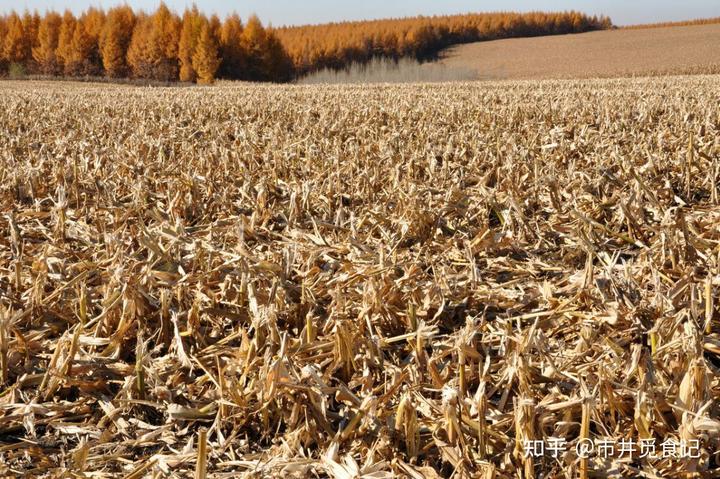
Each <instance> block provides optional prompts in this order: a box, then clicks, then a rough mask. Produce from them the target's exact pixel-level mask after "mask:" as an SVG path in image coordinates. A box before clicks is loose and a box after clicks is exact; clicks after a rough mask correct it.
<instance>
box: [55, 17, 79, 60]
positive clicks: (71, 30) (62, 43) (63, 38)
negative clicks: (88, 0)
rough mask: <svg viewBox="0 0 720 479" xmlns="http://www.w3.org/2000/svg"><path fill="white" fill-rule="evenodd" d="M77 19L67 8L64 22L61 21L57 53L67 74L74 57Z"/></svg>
mask: <svg viewBox="0 0 720 479" xmlns="http://www.w3.org/2000/svg"><path fill="white" fill-rule="evenodd" d="M76 25H77V19H76V18H75V15H73V14H72V12H71V11H70V10H65V13H64V14H63V18H62V22H61V23H60V34H59V35H58V46H57V50H55V55H56V58H57V60H58V62H59V63H60V64H62V67H63V71H64V72H65V74H69V72H70V68H71V67H70V66H69V65H70V62H71V57H72V41H73V35H74V34H75V26H76Z"/></svg>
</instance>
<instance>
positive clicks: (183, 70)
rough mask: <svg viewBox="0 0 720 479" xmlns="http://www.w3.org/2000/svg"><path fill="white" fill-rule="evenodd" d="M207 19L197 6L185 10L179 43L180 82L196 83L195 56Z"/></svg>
mask: <svg viewBox="0 0 720 479" xmlns="http://www.w3.org/2000/svg"><path fill="white" fill-rule="evenodd" d="M204 20H205V18H204V17H203V16H202V15H201V14H200V12H199V11H198V9H197V6H196V5H193V7H192V9H191V10H187V9H186V10H185V13H184V14H183V18H182V27H181V30H180V40H179V43H178V60H179V61H180V81H185V82H192V81H195V78H196V73H195V69H194V68H193V55H194V53H195V48H196V46H197V43H198V39H199V38H200V32H201V30H202V26H203V22H204Z"/></svg>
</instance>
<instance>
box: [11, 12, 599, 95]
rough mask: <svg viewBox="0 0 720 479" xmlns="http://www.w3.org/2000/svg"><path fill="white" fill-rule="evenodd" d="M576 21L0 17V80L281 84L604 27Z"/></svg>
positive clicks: (555, 16)
mask: <svg viewBox="0 0 720 479" xmlns="http://www.w3.org/2000/svg"><path fill="white" fill-rule="evenodd" d="M611 26H612V23H611V22H610V20H609V19H608V18H607V17H596V16H593V17H590V16H588V15H585V14H582V13H579V12H562V13H540V12H532V13H485V14H469V15H448V16H434V17H422V16H421V17H414V18H402V19H389V20H376V21H361V22H342V23H331V24H325V25H309V26H298V27H284V28H279V29H273V28H266V27H264V26H263V25H262V23H261V22H260V20H259V19H258V18H257V16H254V15H253V16H251V17H250V18H248V19H247V22H245V23H243V22H242V21H241V19H240V18H239V17H238V15H236V14H232V15H229V16H227V17H225V18H224V19H223V20H221V19H220V18H219V17H218V16H217V15H212V16H209V17H208V16H206V15H205V14H203V13H202V12H200V11H199V10H198V9H197V7H196V6H193V7H192V8H189V9H186V10H185V11H184V12H183V14H182V15H178V14H177V13H175V12H173V11H171V10H170V9H169V8H168V7H167V6H166V5H165V4H164V3H161V4H160V5H159V6H158V8H157V9H156V10H155V11H154V12H152V13H145V12H143V11H140V12H135V11H133V9H132V8H131V7H129V6H127V5H124V6H118V7H115V8H111V9H110V10H108V11H104V10H102V9H98V8H90V9H88V10H86V11H84V12H83V13H82V14H81V15H79V16H77V17H76V16H75V15H74V14H73V13H72V12H70V11H65V12H64V13H63V14H60V13H57V12H55V11H47V12H46V13H45V14H44V15H43V16H41V15H40V14H39V13H37V12H33V13H31V12H28V11H26V12H24V13H23V14H22V15H21V14H18V13H16V12H14V11H13V12H11V13H9V14H7V15H4V16H0V72H13V71H18V70H19V71H21V72H22V73H26V74H42V75H57V76H68V77H81V76H101V75H102V76H107V77H109V78H144V79H152V80H161V81H176V80H180V81H183V82H197V83H212V82H213V81H214V80H215V79H216V78H226V79H233V80H249V81H276V82H282V81H288V80H291V79H293V78H294V77H297V76H300V75H303V74H306V73H308V72H312V71H316V70H319V69H323V68H333V69H341V68H346V67H347V66H348V65H351V64H356V63H364V62H367V61H369V60H371V59H373V58H377V57H386V58H393V59H399V58H403V57H415V58H417V59H420V60H423V59H428V58H431V57H432V56H434V55H436V54H437V53H438V52H439V51H440V50H441V49H443V48H445V47H447V46H449V45H452V44H456V43H467V42H475V41H483V40H492V39H498V38H508V37H525V36H536V35H553V34H563V33H577V32H585V31H589V30H598V29H605V28H610V27H611Z"/></svg>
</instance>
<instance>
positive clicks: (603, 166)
mask: <svg viewBox="0 0 720 479" xmlns="http://www.w3.org/2000/svg"><path fill="white" fill-rule="evenodd" d="M719 104H720V77H717V76H695V77H666V78H649V79H615V80H574V81H568V80H563V81H529V82H498V83H453V84H415V85H399V86H397V85H375V86H352V85H342V86H262V85H251V86H233V85H222V86H218V87H215V88H202V87H197V88H134V87H130V86H108V85H102V86H101V85H93V84H84V85H80V84H60V83H27V82H26V83H13V82H3V83H1V84H0V211H1V212H2V216H1V217H0V374H1V377H0V382H2V385H1V386H2V387H1V388H0V468H1V470H2V471H1V472H2V474H4V475H6V476H8V477H20V476H23V475H24V476H26V477H99V478H103V477H106V478H116V477H126V478H141V477H153V478H176V477H177V478H181V477H195V478H204V477H216V478H226V477H227V478H230V477H284V478H290V477H297V478H305V477H322V478H324V477H330V478H337V479H351V478H375V479H379V478H391V477H407V478H412V479H419V478H437V477H453V478H483V479H490V478H516V477H522V478H550V477H553V478H556V477H557V478H591V477H646V478H673V477H717V476H718V475H719V474H720V457H719V455H718V454H719V453H718V446H720V404H718V401H717V399H718V397H719V395H720V384H719V383H718V374H720V313H719V310H718V303H719V302H720V301H719V300H718V291H720V271H719V269H718V267H719V263H720V202H719V199H718V193H719V192H718V189H719V188H720V186H719V184H718V177H720V109H719V108H718V105H719ZM550 438H555V439H562V440H564V441H566V442H567V446H568V447H567V449H566V450H565V451H562V452H561V453H560V454H557V457H553V455H548V454H544V455H542V456H540V457H532V456H529V455H528V454H526V453H525V451H524V445H525V444H527V441H545V440H549V439H550ZM588 439H590V440H614V441H620V440H623V439H624V440H634V441H640V440H648V439H656V440H657V441H658V444H659V443H660V442H662V441H665V440H668V439H673V440H677V441H681V440H697V441H699V445H700V448H699V454H698V457H692V458H690V457H662V456H652V457H649V456H647V457H642V458H641V457H639V455H638V454H631V456H632V457H628V454H626V455H625V456H624V457H621V455H619V454H617V451H616V453H615V454H611V455H608V456H607V457H602V456H600V455H599V454H591V455H589V457H581V456H580V455H579V454H578V453H577V450H576V445H578V444H579V443H580V442H581V441H583V440H588Z"/></svg>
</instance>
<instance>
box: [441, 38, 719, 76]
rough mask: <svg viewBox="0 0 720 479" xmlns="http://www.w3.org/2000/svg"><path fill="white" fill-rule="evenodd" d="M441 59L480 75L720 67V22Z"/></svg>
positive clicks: (482, 47) (517, 42)
mask: <svg viewBox="0 0 720 479" xmlns="http://www.w3.org/2000/svg"><path fill="white" fill-rule="evenodd" d="M440 63H442V64H444V65H446V66H447V67H450V68H455V69H465V70H468V69H470V70H475V71H476V72H477V75H478V77H479V78H482V79H529V78H584V77H612V76H626V75H627V76H633V75H656V74H673V73H675V74H677V73H716V72H718V71H720V25H697V26H679V27H663V28H649V29H632V30H623V29H619V30H607V31H598V32H590V33H581V34H574V35H560V36H545V37H536V38H514V39H507V40H496V41H490V42H478V43H471V44H467V45H459V46H457V47H453V48H451V49H449V50H447V51H445V52H444V57H443V59H442V60H441V61H440Z"/></svg>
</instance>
